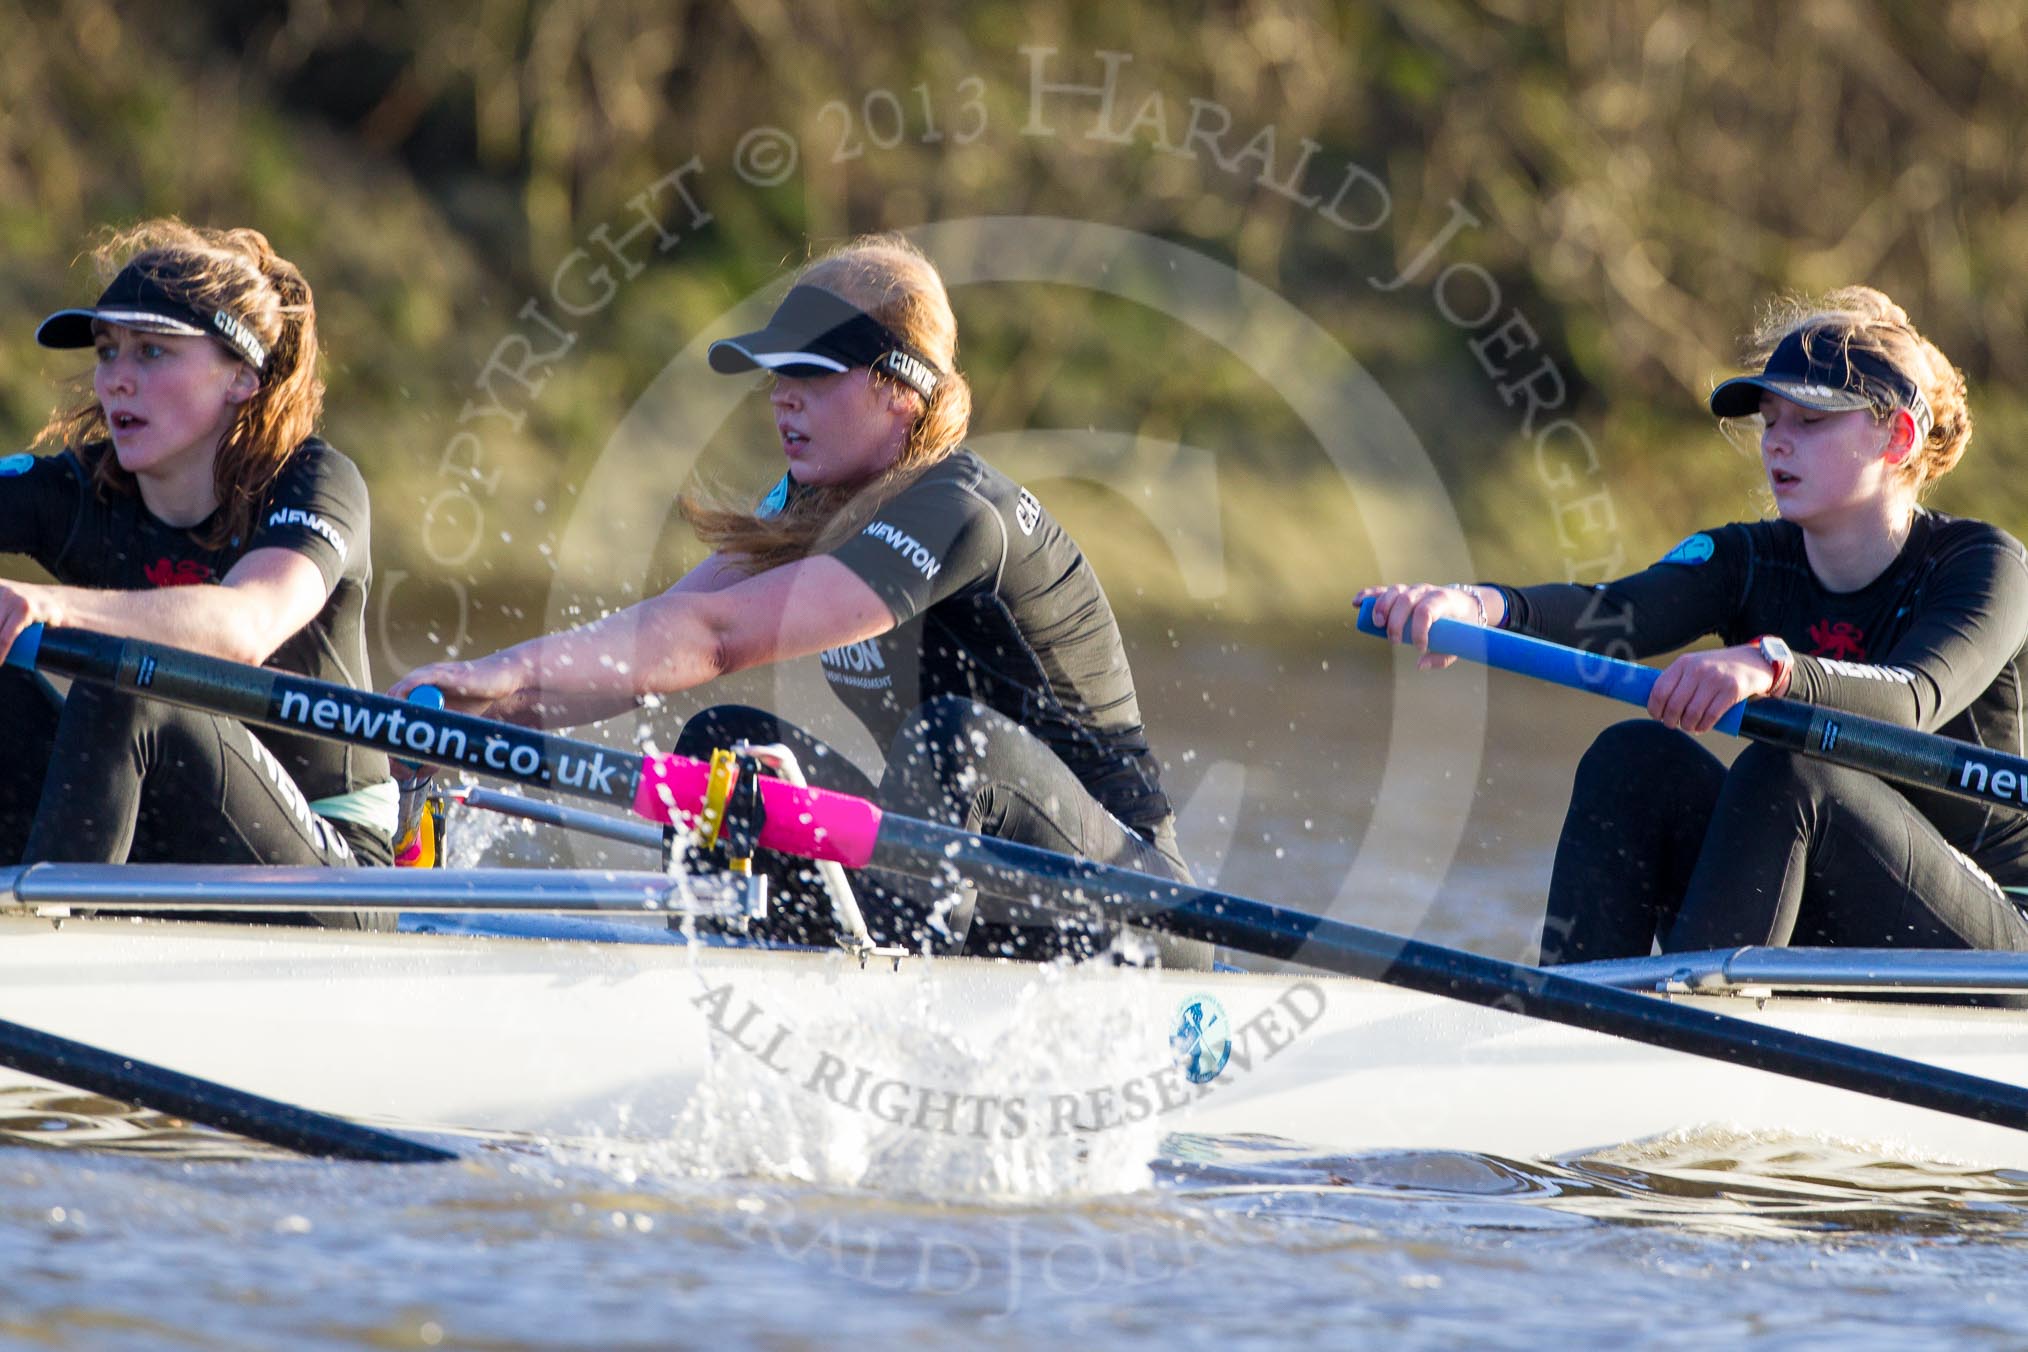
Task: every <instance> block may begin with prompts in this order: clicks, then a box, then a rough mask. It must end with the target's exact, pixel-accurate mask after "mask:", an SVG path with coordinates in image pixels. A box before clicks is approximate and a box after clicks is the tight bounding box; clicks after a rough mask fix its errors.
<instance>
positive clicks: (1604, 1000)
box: [874, 816, 2028, 1130]
mask: <svg viewBox="0 0 2028 1352" xmlns="http://www.w3.org/2000/svg"><path fill="white" fill-rule="evenodd" d="M880 834H881V841H880V848H879V851H878V852H877V853H876V854H875V857H874V862H875V864H876V865H878V866H881V867H886V868H892V869H896V870H899V871H902V872H909V873H916V874H918V875H923V876H936V875H937V874H938V873H939V872H942V871H944V870H953V871H955V872H957V873H959V874H961V875H965V876H969V877H971V878H973V880H974V881H975V882H976V883H978V885H979V886H981V887H992V888H993V889H994V890H996V891H999V892H1003V893H1004V892H1007V891H1016V892H1017V894H1020V892H1019V889H1020V885H1021V884H1022V882H1023V880H1026V883H1027V886H1026V891H1025V894H1026V895H1027V896H1028V898H1029V899H1030V900H1031V901H1032V902H1033V903H1034V904H1036V905H1038V906H1041V907H1044V908H1046V909H1050V910H1055V911H1059V912H1064V913H1067V914H1073V915H1081V916H1085V917H1087V918H1103V919H1111V920H1125V921H1128V922H1130V923H1132V924H1137V925H1142V926H1145V927H1147V928H1150V929H1158V930H1162V931H1165V932H1167V933H1170V934H1176V935H1180V936H1182V937H1184V938H1190V939H1205V940H1209V941H1211V942H1212V943H1218V944H1224V945H1226V946H1227V947H1230V948H1237V949H1242V950H1244V951H1246V952H1249V953H1255V954H1260V955H1262V956H1265V957H1273V958H1282V959H1288V960H1291V961H1296V962H1301V963H1303V964H1304V965H1305V966H1310V967H1316V968H1319V969H1321V970H1323V971H1328V972H1336V973H1339V974H1340V975H1343V976H1354V977H1363V978H1365V979H1366V980H1368V981H1378V982H1383V983H1385V984H1387V985H1390V986H1400V987H1403V988H1406V989H1409V990H1417V991H1422V992H1425V993H1427V994H1430V995H1437V996H1442V997H1444V998H1446V999H1451V1000H1461V1001H1464V1002H1466V1003H1468V1004H1475V1005H1483V1006H1485V1007H1487V1008H1489V1009H1501V1010H1506V1011H1508V1012H1510V1013H1514V1014H1521V1015H1526V1016H1528V1017H1531V1018H1538V1019H1546V1020H1549V1021H1551V1022H1555V1023H1562V1024H1568V1025H1570V1026H1572V1027H1576V1028H1585V1029H1589V1030H1591V1031H1593V1032H1598V1033H1607V1034H1611V1035H1613V1036H1616V1037H1623V1038H1627V1039H1629V1040H1631V1041H1635V1042H1644V1043H1648V1044H1650V1045H1652V1046H1657V1047H1665V1048H1668V1049H1671V1050H1674V1051H1681V1052H1688V1053H1691V1054H1692V1055H1696V1056H1704V1057H1711V1058H1715V1059H1717V1060H1722V1061H1730V1062H1733V1063H1735V1064H1738V1065H1742V1066H1749V1067H1752V1068H1754V1069H1756V1070H1766V1071H1772V1072H1774V1073H1776V1074H1780V1075H1788V1076H1793V1077H1795V1078H1797V1079H1804V1080H1810V1081H1813V1082H1815V1083H1817V1084H1824V1085H1830V1086H1832V1087H1833V1088H1838V1089H1849V1090H1854V1091H1857V1092H1859V1093H1862V1094H1871V1095H1874V1096H1876V1097H1879V1098H1884V1099H1891V1100H1893V1101H1894V1102H1897V1103H1906V1104H1909V1105H1911V1106H1913V1107H1917V1108H1929V1109H1933V1110H1935V1111H1937V1112H1944V1113H1952V1114H1955V1115H1957V1116H1959V1117H1969V1118H1974V1119H1976V1120H1978V1121H1981V1122H1992V1123H1995V1124H1997V1125H2000V1126H2004V1127H2012V1128H2015V1129H2017V1130H2028V1088H2023V1087H2021V1086H2018V1085H2012V1084H2005V1083H2002V1082H2000V1081H1997V1080H1989V1079H1984V1078H1982V1077H1979V1076H1976V1075H1967V1074H1964V1073H1962V1072H1960V1071H1954V1070H1946V1069H1943V1068H1941V1067H1937V1066H1931V1065H1927V1064H1924V1063H1922V1062H1919V1061H1910V1060H1907V1059H1905V1058H1903V1057H1898V1056H1891V1055H1888V1054H1886V1053H1883V1052H1876V1051H1872V1050H1870V1049H1868V1048H1864V1047H1854V1046H1851V1045H1849V1044H1846V1043H1842V1042H1832V1041H1829V1040H1827V1039H1824V1038H1817V1037H1811V1036H1809V1035H1808V1034H1804V1033H1792V1032H1789V1031H1787V1030H1786V1029H1781V1028H1772V1027H1769V1026H1767V1025H1765V1024H1758V1023H1752V1022H1749V1021H1747V1020H1744V1019H1738V1018H1733V1017H1731V1016H1729V1015H1724V1014H1719V1013H1716V1012H1714V1011H1711V1010H1704V1009H1696V1008H1692V1007H1690V1006H1688V1005H1682V1004H1676V1003H1671V1002H1669V1001H1666V1000H1660V999H1657V998H1655V997H1653V996H1650V995H1642V994H1638V993H1636V992H1632V991H1622V990H1617V989H1615V988H1613V987H1610V986H1600V985H1596V984H1594V983H1592V982H1588V981H1581V980H1578V979H1577V978H1575V977H1567V976H1560V975H1558V974H1557V973H1555V972H1553V971H1549V970H1546V969H1544V968H1540V967H1528V966H1524V965H1522V964H1520V963H1513V962H1503V961H1501V960H1500V959H1498V958H1488V957H1482V956H1480V955H1479V954H1476V953H1466V952H1462V951H1460V950H1457V949H1450V948H1442V947H1439V946H1437V945H1434V944H1427V943H1423V942H1421V941H1419V940H1415V939H1405V938H1402V937H1400V936H1398V935H1393V934H1388V933H1386V932H1384V931H1381V930H1373V929H1367V928H1364V927H1362V926H1359V925H1352V924H1347V923H1346V922H1344V921H1340V920H1330V919H1326V918H1324V917H1321V916H1313V915H1309V914H1306V913H1303V912H1300V911H1292V910H1288V909H1286V908H1283V907H1279V906H1272V905H1269V904H1268V903H1266V902H1262V901H1255V900H1252V899H1250V898H1247V897H1242V896H1236V895H1234V894H1232V893H1229V892H1215V891H1210V890H1208V889H1203V888H1198V887H1194V886H1191V885H1189V884H1185V883H1178V882H1173V881H1171V880H1168V879H1163V878H1156V877H1153V876H1151V875H1148V874H1143V873H1135V872H1132V871H1130V870H1127V869H1118V868H1110V867H1107V866H1105V865H1102V864H1097V863H1093V862H1092V861H1090V860H1083V859H1071V858H1067V857H1065V856H1063V855H1058V854H1053V853H1051V852H1050V851H1047V850H1040V849H1036V848H1034V847H1032V846H1027V845H1017V844H1014V843H1013V842H1011V841H1004V840H994V839H991V838H989V837H982V836H975V835H970V834H967V833H965V832H962V831H958V830H956V829H954V828H952V827H948V826H940V825H937V824H935V823H931V822H923V821H915V820H912V819H909V818H899V817H892V816H890V817H888V818H887V819H886V820H885V821H884V822H883V824H882V827H881V833H880ZM1038 884H1045V885H1038ZM1066 891H1068V892H1069V893H1070V895H1069V896H1066V895H1065V892H1066ZM1080 895H1081V896H1082V897H1083V898H1085V899H1086V900H1084V901H1083V902H1080V901H1079V900H1078V898H1079V896H1080Z"/></svg>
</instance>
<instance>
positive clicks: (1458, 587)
mask: <svg viewBox="0 0 2028 1352" xmlns="http://www.w3.org/2000/svg"><path fill="white" fill-rule="evenodd" d="M1450 587H1451V590H1453V591H1461V592H1463V593H1464V594H1465V595H1467V596H1469V597H1471V598H1472V604H1473V605H1475V606H1477V607H1478V608H1479V623H1480V624H1482V625H1490V624H1492V621H1491V620H1489V619H1487V618H1486V598H1485V597H1484V596H1482V595H1480V594H1479V589H1478V587H1476V586H1474V585H1473V584H1472V583H1470V582H1453V583H1451V584H1450Z"/></svg>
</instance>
